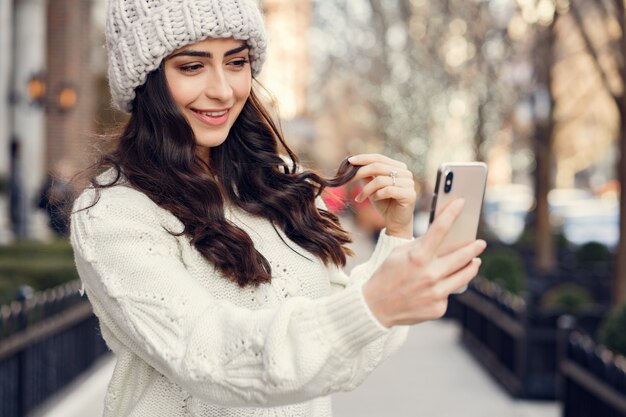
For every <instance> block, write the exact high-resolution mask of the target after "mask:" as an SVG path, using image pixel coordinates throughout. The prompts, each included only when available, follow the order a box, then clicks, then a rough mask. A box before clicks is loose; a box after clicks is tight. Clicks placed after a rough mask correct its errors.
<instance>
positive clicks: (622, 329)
mask: <svg viewBox="0 0 626 417" xmlns="http://www.w3.org/2000/svg"><path fill="white" fill-rule="evenodd" d="M600 343H602V344H603V345H605V346H606V347H607V348H609V349H611V350H612V351H613V352H615V353H619V354H620V355H622V356H626V304H624V305H622V306H621V307H619V308H617V309H616V310H614V311H613V312H612V313H611V314H609V315H608V317H606V319H605V320H604V322H603V323H602V326H601V329H600Z"/></svg>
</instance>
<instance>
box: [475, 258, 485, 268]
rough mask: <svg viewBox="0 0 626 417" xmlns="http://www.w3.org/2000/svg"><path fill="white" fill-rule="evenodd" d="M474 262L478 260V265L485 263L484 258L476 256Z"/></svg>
mask: <svg viewBox="0 0 626 417" xmlns="http://www.w3.org/2000/svg"><path fill="white" fill-rule="evenodd" d="M474 262H476V263H477V264H478V266H480V264H482V263H483V260H482V259H480V258H474Z"/></svg>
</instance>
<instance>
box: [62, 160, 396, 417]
mask: <svg viewBox="0 0 626 417" xmlns="http://www.w3.org/2000/svg"><path fill="white" fill-rule="evenodd" d="M104 175H105V176H107V175H110V172H109V173H107V174H104ZM109 178H110V177H109ZM101 180H102V181H106V179H101ZM93 198H94V190H92V189H87V190H85V191H84V192H83V193H82V195H81V196H80V197H79V198H78V199H77V201H76V203H75V206H74V209H75V212H74V214H73V215H72V223H71V226H72V228H71V232H72V233H71V242H72V245H73V247H74V252H75V258H76V266H77V269H78V272H79V274H80V277H81V279H82V281H83V284H84V287H85V290H86V293H87V295H88V297H89V299H90V301H91V303H92V305H93V308H94V312H95V313H96V315H97V316H98V318H99V320H100V327H101V331H102V335H103V337H104V338H105V340H106V342H107V344H108V346H109V347H110V348H111V349H112V350H113V351H114V352H115V353H116V355H117V365H116V368H115V371H114V374H113V378H112V381H111V383H110V384H109V388H108V392H107V396H106V400H105V401H106V403H105V413H104V416H105V417H125V416H133V417H140V416H145V417H157V416H168V417H182V416H197V417H209V416H232V417H240V416H290V417H305V416H306V417H309V416H315V417H327V416H330V415H331V407H330V400H329V398H328V397H327V395H328V394H329V393H332V392H337V391H345V390H350V389H353V388H354V387H356V386H357V385H358V384H360V383H361V382H362V381H363V380H364V378H365V377H366V376H367V375H368V374H369V373H370V372H371V371H372V370H373V369H374V368H375V367H376V366H377V365H378V364H379V363H380V362H381V361H382V360H384V358H386V357H387V356H388V355H389V354H390V353H391V352H393V351H394V350H395V349H397V348H398V347H399V346H400V344H401V343H402V342H403V340H404V338H405V336H406V328H394V329H392V330H389V329H386V328H384V327H383V326H381V325H380V324H379V323H378V321H377V320H376V319H375V317H374V316H373V315H372V313H371V312H370V310H369V308H368V307H367V304H366V302H365V300H364V298H363V294H362V284H363V283H364V282H365V281H366V280H367V279H368V278H369V276H370V275H371V273H372V272H373V271H374V270H375V269H376V268H377V267H378V266H379V265H380V264H381V262H382V261H383V260H384V259H385V258H386V257H387V255H388V253H389V252H390V250H391V249H392V248H393V247H395V246H397V245H399V244H403V243H406V240H404V239H398V238H393V237H390V236H387V235H386V234H385V233H384V232H383V233H381V236H380V238H379V242H378V244H377V247H376V249H375V251H374V253H373V255H372V257H371V258H370V259H369V261H368V262H366V263H364V264H362V265H360V266H358V267H356V268H354V269H353V272H352V274H351V275H350V276H346V275H345V274H344V273H343V272H342V271H341V270H340V269H339V268H336V267H331V266H328V267H327V266H325V265H324V264H323V263H322V262H321V261H320V260H319V259H318V258H316V257H314V256H313V255H312V254H311V253H308V252H307V251H306V250H305V249H303V248H301V247H299V246H298V245H297V244H295V243H294V242H292V241H290V240H289V239H288V238H287V237H286V236H285V235H284V234H283V233H282V232H280V231H279V232H278V233H280V234H281V235H282V236H279V235H278V234H277V232H276V231H275V230H274V228H273V227H272V225H271V224H270V223H269V222H268V221H267V220H266V219H263V218H261V217H257V216H254V215H251V214H249V213H246V212H243V211H241V210H238V209H233V208H230V209H228V210H227V213H228V217H229V219H230V220H231V221H232V222H234V223H235V224H236V225H237V226H239V227H241V228H243V229H244V230H246V232H247V233H249V234H250V236H251V238H252V239H253V241H254V244H255V247H256V248H257V249H258V250H259V251H260V252H261V253H262V254H263V255H264V256H265V257H266V258H267V259H268V261H269V262H270V264H271V266H272V282H271V283H266V284H262V285H260V286H259V287H257V288H254V287H246V288H239V287H238V286H237V285H236V284H235V283H233V282H232V281H229V280H227V279H226V278H224V277H223V276H221V275H220V273H219V271H217V270H216V269H215V268H214V267H213V266H212V265H211V264H209V263H208V262H207V261H206V260H205V259H204V258H203V257H202V256H201V255H200V254H199V253H198V252H197V251H196V250H195V249H194V248H193V246H192V245H191V244H190V242H189V240H188V238H186V237H185V236H173V235H172V234H170V233H168V230H169V231H172V232H180V231H181V230H182V227H183V226H182V224H181V223H180V221H178V219H176V218H175V217H174V216H173V215H172V214H171V213H169V212H168V211H166V210H163V209H161V208H160V207H158V206H157V205H156V204H154V203H153V202H152V201H151V200H150V199H149V198H148V197H147V196H146V195H144V194H143V193H141V192H139V191H137V190H134V189H132V188H130V187H129V186H125V185H117V186H114V187H112V188H109V189H104V190H102V194H101V198H100V200H99V201H98V203H97V204H96V205H95V206H93V207H91V208H89V209H86V210H82V211H76V210H78V209H80V208H83V207H87V206H89V205H90V203H91V202H92V201H93ZM281 237H282V239H281ZM283 240H284V242H287V244H288V245H289V246H290V247H291V249H290V248H288V247H287V246H286V244H285V243H284V242H283ZM303 255H304V256H303ZM307 258H309V259H307Z"/></svg>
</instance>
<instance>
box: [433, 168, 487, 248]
mask: <svg viewBox="0 0 626 417" xmlns="http://www.w3.org/2000/svg"><path fill="white" fill-rule="evenodd" d="M486 184H487V165H485V164H484V163H482V162H468V163H445V164H442V165H441V166H440V167H439V171H438V172H437V182H436V184H435V192H434V195H433V204H432V207H431V213H430V222H431V223H432V221H433V220H434V218H435V217H437V216H438V215H439V213H441V211H442V210H443V209H444V208H445V207H446V206H447V205H448V204H450V203H451V202H452V201H453V200H456V199H458V198H461V197H462V198H464V199H465V206H464V207H463V211H462V212H461V214H460V215H459V217H458V218H457V219H456V221H455V223H454V225H453V226H452V229H450V231H449V233H448V234H447V236H446V237H445V238H444V241H443V242H442V244H441V246H440V249H439V252H438V254H439V255H444V254H447V253H450V252H452V251H454V250H456V249H458V248H460V247H462V246H465V245H467V244H468V243H470V242H472V241H474V240H475V239H476V233H477V231H478V223H479V222H480V212H481V208H482V204H483V196H484V194H485V186H486Z"/></svg>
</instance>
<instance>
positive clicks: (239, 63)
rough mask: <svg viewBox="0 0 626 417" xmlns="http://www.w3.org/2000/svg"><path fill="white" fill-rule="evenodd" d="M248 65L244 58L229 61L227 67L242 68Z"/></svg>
mask: <svg viewBox="0 0 626 417" xmlns="http://www.w3.org/2000/svg"><path fill="white" fill-rule="evenodd" d="M247 63H248V60H247V59H245V58H241V59H235V60H234V61H230V63H229V65H232V66H234V67H235V68H243V67H245V66H246V64H247Z"/></svg>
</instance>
